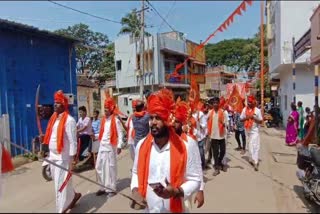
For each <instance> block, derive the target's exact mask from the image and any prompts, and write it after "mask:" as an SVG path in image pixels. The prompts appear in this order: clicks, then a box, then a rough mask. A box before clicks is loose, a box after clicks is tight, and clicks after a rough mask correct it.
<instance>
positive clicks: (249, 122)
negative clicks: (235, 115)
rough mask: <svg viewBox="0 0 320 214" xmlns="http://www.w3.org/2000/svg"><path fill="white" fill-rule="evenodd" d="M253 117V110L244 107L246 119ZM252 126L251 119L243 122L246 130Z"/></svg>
mask: <svg viewBox="0 0 320 214" xmlns="http://www.w3.org/2000/svg"><path fill="white" fill-rule="evenodd" d="M253 115H254V108H253V109H252V108H248V107H246V117H252V116H253ZM252 126H253V119H249V120H246V121H244V127H245V129H246V130H250V129H251V128H252Z"/></svg>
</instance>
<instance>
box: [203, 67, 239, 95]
mask: <svg viewBox="0 0 320 214" xmlns="http://www.w3.org/2000/svg"><path fill="white" fill-rule="evenodd" d="M205 77H206V78H205V84H200V93H201V94H200V96H201V98H206V97H213V96H225V95H226V91H227V88H226V86H227V84H228V83H233V82H234V81H235V80H236V79H237V75H236V74H235V73H234V71H233V70H232V69H231V68H230V67H227V66H225V65H224V66H216V67H208V68H206V72H205Z"/></svg>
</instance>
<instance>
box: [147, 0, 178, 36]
mask: <svg viewBox="0 0 320 214" xmlns="http://www.w3.org/2000/svg"><path fill="white" fill-rule="evenodd" d="M146 2H147V3H148V4H149V5H150V7H152V9H151V10H152V11H154V12H155V13H156V14H157V15H158V16H159V17H160V18H161V19H162V20H163V21H164V22H165V23H166V24H167V25H168V26H169V27H170V28H171V30H173V31H176V30H175V29H174V28H173V27H172V26H171V25H170V24H169V23H168V22H167V20H165V18H163V17H162V16H161V14H160V13H159V12H158V10H157V9H156V8H155V7H154V6H153V5H152V4H151V3H150V2H149V1H148V0H146Z"/></svg>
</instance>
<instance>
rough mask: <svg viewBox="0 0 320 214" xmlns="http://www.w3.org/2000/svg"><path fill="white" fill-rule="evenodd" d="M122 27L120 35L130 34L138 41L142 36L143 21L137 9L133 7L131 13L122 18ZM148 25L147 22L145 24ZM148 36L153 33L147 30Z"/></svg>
mask: <svg viewBox="0 0 320 214" xmlns="http://www.w3.org/2000/svg"><path fill="white" fill-rule="evenodd" d="M121 24H122V28H121V29H120V31H119V33H118V35H124V34H130V36H132V38H133V40H134V41H135V42H137V39H138V38H140V34H141V22H140V18H139V17H138V12H137V9H133V10H132V11H131V12H130V13H127V14H126V15H125V16H124V17H122V19H121ZM144 27H146V24H145V26H144ZM145 35H146V36H150V35H151V34H150V33H148V32H146V31H145Z"/></svg>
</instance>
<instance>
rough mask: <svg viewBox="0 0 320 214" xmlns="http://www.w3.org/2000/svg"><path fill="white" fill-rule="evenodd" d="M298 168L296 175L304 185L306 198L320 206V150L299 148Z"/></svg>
mask: <svg viewBox="0 0 320 214" xmlns="http://www.w3.org/2000/svg"><path fill="white" fill-rule="evenodd" d="M297 166H298V168H299V170H298V171H297V173H296V175H297V177H298V179H299V180H300V181H301V183H302V185H303V189H304V197H305V198H306V199H307V200H311V201H313V202H315V203H316V204H317V205H320V187H319V183H320V150H319V149H317V148H315V147H311V148H310V149H308V148H306V147H302V146H301V147H299V148H298V156H297Z"/></svg>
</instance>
